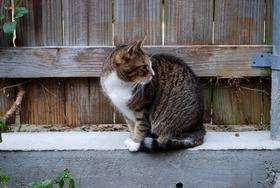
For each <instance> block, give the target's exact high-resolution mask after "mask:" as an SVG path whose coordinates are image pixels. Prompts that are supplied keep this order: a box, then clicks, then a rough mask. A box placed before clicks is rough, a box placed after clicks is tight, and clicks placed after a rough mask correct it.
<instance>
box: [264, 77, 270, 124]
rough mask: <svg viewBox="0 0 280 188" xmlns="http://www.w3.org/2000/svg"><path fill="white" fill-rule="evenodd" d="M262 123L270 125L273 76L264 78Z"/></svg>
mask: <svg viewBox="0 0 280 188" xmlns="http://www.w3.org/2000/svg"><path fill="white" fill-rule="evenodd" d="M262 90H263V93H262V101H263V109H262V123H263V125H264V126H265V127H268V126H269V125H270V109H271V78H262Z"/></svg>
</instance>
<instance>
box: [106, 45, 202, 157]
mask: <svg viewBox="0 0 280 188" xmlns="http://www.w3.org/2000/svg"><path fill="white" fill-rule="evenodd" d="M141 45H142V41H136V42H133V43H131V44H129V45H123V46H121V47H117V48H116V49H115V50H114V51H113V53H112V54H111V55H110V56H109V58H108V61H107V63H106V64H105V67H104V71H103V74H102V77H101V85H102V87H103V89H104V91H105V94H106V95H107V96H108V97H109V98H110V99H111V101H112V103H113V104H114V105H115V106H116V107H117V109H119V111H120V112H121V113H122V114H123V115H124V117H125V119H126V120H127V123H128V127H129V130H130V132H131V139H128V140H127V141H126V142H125V144H126V146H127V148H128V149H129V150H130V151H132V152H135V151H139V150H140V151H159V150H169V149H180V148H190V147H195V146H198V145H200V144H202V143H203V138H204V135H205V130H204V127H203V124H202V120H203V97H202V92H201V87H200V83H199V81H198V79H197V78H196V76H195V74H194V73H193V71H192V70H191V69H190V68H189V67H188V65H187V64H186V63H185V62H183V61H182V60H181V59H179V58H177V57H175V56H172V55H168V54H156V55H152V56H148V55H147V54H145V53H144V52H143V50H142V48H141ZM112 74H114V75H115V76H117V78H118V79H117V80H118V81H117V82H114V81H109V80H108V79H107V78H109V77H110V75H112ZM115 80H116V78H115ZM119 83H122V84H120V85H121V87H119V88H116V86H117V85H119ZM106 85H107V86H108V85H111V86H110V87H109V88H108V87H107V86H106ZM112 88H114V90H113V89H112ZM128 91H129V92H130V93H129V96H130V97H129V99H127V100H126V101H122V103H119V104H118V103H117V102H116V100H117V101H119V100H120V99H121V98H125V97H124V96H128V93H127V92H128ZM112 96H118V97H115V98H113V97H112ZM120 104H121V105H120ZM127 112H129V113H127ZM131 113H133V115H132V114H131ZM132 117H133V118H132Z"/></svg>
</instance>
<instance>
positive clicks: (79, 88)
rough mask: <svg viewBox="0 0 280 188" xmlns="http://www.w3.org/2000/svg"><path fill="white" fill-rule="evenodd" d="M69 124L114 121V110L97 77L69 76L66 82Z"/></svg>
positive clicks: (77, 124)
mask: <svg viewBox="0 0 280 188" xmlns="http://www.w3.org/2000/svg"><path fill="white" fill-rule="evenodd" d="M65 91H66V92H65V95H66V118H67V122H66V124H67V125H71V126H79V125H84V124H96V123H97V124H98V123H113V114H114V110H113V108H112V107H111V105H110V103H109V101H108V99H107V98H105V96H104V95H103V93H102V90H101V88H100V84H99V79H97V78H69V79H67V81H66V84H65Z"/></svg>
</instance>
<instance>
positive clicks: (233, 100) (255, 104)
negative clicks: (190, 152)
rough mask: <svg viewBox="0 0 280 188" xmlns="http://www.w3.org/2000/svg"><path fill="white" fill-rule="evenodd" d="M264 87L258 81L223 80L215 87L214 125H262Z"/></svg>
mask: <svg viewBox="0 0 280 188" xmlns="http://www.w3.org/2000/svg"><path fill="white" fill-rule="evenodd" d="M261 109H262V87H261V84H260V81H259V80H258V79H250V80H244V79H242V80H240V79H230V80H229V79H222V80H219V83H216V84H214V87H213V123H214V124H218V125H228V124H257V125H260V124H261V116H262V110H261Z"/></svg>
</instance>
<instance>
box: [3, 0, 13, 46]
mask: <svg viewBox="0 0 280 188" xmlns="http://www.w3.org/2000/svg"><path fill="white" fill-rule="evenodd" d="M9 5H10V0H1V1H0V16H5V18H4V19H3V20H0V47H7V46H11V45H12V36H9V35H7V34H5V33H4V31H3V29H2V25H3V24H4V23H5V22H10V21H11V12H10V11H8V10H5V7H6V6H9Z"/></svg>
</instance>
